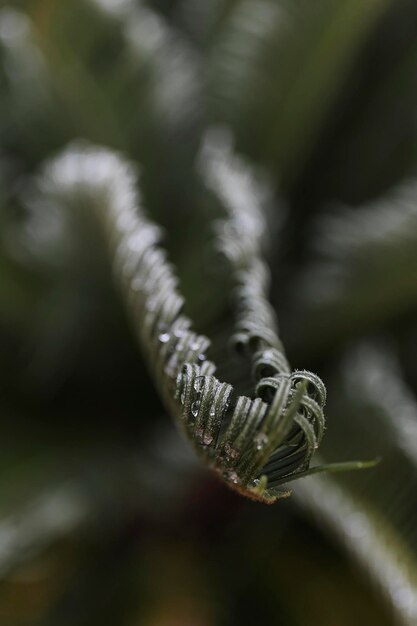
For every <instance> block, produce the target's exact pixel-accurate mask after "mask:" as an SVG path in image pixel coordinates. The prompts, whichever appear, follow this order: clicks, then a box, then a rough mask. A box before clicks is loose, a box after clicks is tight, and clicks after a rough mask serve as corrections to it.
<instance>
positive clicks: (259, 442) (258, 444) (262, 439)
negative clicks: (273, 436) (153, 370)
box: [254, 433, 268, 450]
mask: <svg viewBox="0 0 417 626" xmlns="http://www.w3.org/2000/svg"><path fill="white" fill-rule="evenodd" d="M254 441H255V448H256V449H257V450H262V448H264V447H265V446H266V444H267V443H268V437H267V435H265V433H258V434H257V435H256V437H255V439H254Z"/></svg>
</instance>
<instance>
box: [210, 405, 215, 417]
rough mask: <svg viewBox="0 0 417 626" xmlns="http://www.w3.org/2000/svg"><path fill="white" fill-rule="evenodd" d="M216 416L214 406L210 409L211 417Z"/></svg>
mask: <svg viewBox="0 0 417 626" xmlns="http://www.w3.org/2000/svg"><path fill="white" fill-rule="evenodd" d="M215 415H216V407H215V406H214V404H213V406H212V407H211V409H210V417H215Z"/></svg>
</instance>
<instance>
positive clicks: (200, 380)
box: [194, 376, 204, 392]
mask: <svg viewBox="0 0 417 626" xmlns="http://www.w3.org/2000/svg"><path fill="white" fill-rule="evenodd" d="M203 387H204V376H197V378H196V379H195V381H194V389H195V390H196V391H198V392H200V391H201V390H202V389H203Z"/></svg>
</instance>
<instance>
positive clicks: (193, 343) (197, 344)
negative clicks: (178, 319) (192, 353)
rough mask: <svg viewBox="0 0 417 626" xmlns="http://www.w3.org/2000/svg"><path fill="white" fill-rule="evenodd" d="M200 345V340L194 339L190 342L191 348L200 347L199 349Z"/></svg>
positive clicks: (196, 348)
mask: <svg viewBox="0 0 417 626" xmlns="http://www.w3.org/2000/svg"><path fill="white" fill-rule="evenodd" d="M199 347H200V344H199V342H198V341H192V342H191V343H190V348H191V350H198V349H199Z"/></svg>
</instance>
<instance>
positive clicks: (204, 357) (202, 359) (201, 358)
mask: <svg viewBox="0 0 417 626" xmlns="http://www.w3.org/2000/svg"><path fill="white" fill-rule="evenodd" d="M197 358H198V360H199V361H201V362H203V361H205V360H206V355H205V354H199V355H198V357H197Z"/></svg>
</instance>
